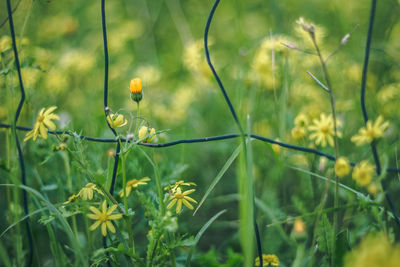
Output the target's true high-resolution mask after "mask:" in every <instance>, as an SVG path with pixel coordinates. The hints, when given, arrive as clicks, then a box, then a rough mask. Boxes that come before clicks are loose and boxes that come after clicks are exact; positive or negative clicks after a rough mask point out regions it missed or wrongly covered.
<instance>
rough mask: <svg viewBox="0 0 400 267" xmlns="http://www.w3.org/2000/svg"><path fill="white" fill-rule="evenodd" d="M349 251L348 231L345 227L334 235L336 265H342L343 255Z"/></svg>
mask: <svg viewBox="0 0 400 267" xmlns="http://www.w3.org/2000/svg"><path fill="white" fill-rule="evenodd" d="M348 251H350V244H349V231H348V229H345V230H343V231H341V232H339V233H338V234H337V236H336V251H335V254H336V257H335V258H336V266H343V261H344V256H345V255H346V253H347V252H348Z"/></svg>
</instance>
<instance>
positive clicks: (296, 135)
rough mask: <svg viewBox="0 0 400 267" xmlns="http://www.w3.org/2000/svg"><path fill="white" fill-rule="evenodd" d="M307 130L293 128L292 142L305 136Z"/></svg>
mask: <svg viewBox="0 0 400 267" xmlns="http://www.w3.org/2000/svg"><path fill="white" fill-rule="evenodd" d="M306 133H307V130H306V128H304V127H297V126H296V127H294V128H293V129H292V131H291V134H292V137H293V139H294V140H300V139H302V138H304V137H305V136H306Z"/></svg>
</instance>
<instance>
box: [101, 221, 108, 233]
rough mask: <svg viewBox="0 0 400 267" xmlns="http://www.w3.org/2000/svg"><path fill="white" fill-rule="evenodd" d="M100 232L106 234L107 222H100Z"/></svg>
mask: <svg viewBox="0 0 400 267" xmlns="http://www.w3.org/2000/svg"><path fill="white" fill-rule="evenodd" d="M101 234H102V235H103V236H106V235H107V224H106V223H105V222H103V223H102V224H101Z"/></svg>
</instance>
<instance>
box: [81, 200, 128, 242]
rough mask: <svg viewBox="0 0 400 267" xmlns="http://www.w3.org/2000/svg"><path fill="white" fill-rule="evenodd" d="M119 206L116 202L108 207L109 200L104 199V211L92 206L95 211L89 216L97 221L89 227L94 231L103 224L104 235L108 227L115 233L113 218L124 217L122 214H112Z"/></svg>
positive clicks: (91, 208)
mask: <svg viewBox="0 0 400 267" xmlns="http://www.w3.org/2000/svg"><path fill="white" fill-rule="evenodd" d="M117 206H118V205H116V204H115V205H112V206H111V207H110V208H109V209H107V202H106V201H105V200H104V201H103V205H102V211H100V210H98V209H97V208H95V207H93V206H90V207H89V209H90V210H91V211H92V212H93V214H88V215H87V216H88V217H89V218H90V219H92V220H96V222H95V223H94V224H92V225H91V226H90V227H89V230H90V231H93V230H95V229H96V228H97V227H99V225H100V224H101V234H102V235H103V236H106V235H107V228H108V230H110V231H111V232H112V233H115V228H114V225H113V224H112V222H111V220H118V219H121V218H122V214H111V213H112V212H113V211H114V210H115V209H116V208H117Z"/></svg>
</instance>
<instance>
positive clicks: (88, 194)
mask: <svg viewBox="0 0 400 267" xmlns="http://www.w3.org/2000/svg"><path fill="white" fill-rule="evenodd" d="M94 191H96V192H97V193H99V194H100V195H103V192H101V191H100V190H99V189H98V188H97V187H96V185H95V184H93V183H88V184H87V185H85V187H83V188H82V189H81V190H80V191H79V193H78V196H80V197H81V198H82V199H83V200H87V199H89V200H91V199H93V193H94Z"/></svg>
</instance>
